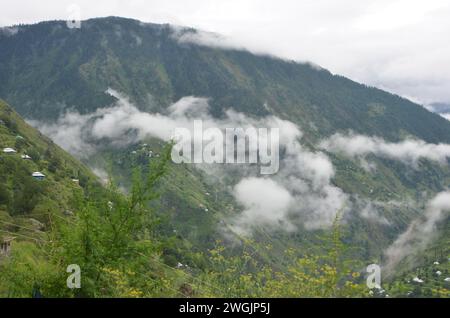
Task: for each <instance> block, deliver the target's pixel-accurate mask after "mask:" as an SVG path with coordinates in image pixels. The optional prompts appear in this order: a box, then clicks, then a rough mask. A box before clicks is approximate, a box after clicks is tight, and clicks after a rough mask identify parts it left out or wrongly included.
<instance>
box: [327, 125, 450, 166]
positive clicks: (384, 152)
mask: <svg viewBox="0 0 450 318" xmlns="http://www.w3.org/2000/svg"><path fill="white" fill-rule="evenodd" d="M320 147H321V148H322V149H325V150H327V151H329V152H336V153H342V154H344V155H346V156H349V157H353V158H364V157H365V156H367V155H369V154H374V155H375V156H379V157H384V158H388V159H393V160H399V161H402V162H403V163H405V164H410V165H412V166H417V164H418V162H419V160H421V159H428V160H432V161H436V162H438V163H440V164H446V163H447V160H448V158H450V145H449V144H443V143H440V144H431V143H427V142H425V141H423V140H419V139H406V140H403V141H401V142H387V141H385V140H384V139H382V138H378V137H369V136H364V135H356V134H353V133H349V134H346V135H344V134H340V133H337V134H334V135H332V136H331V137H329V138H327V139H325V140H322V141H321V142H320Z"/></svg>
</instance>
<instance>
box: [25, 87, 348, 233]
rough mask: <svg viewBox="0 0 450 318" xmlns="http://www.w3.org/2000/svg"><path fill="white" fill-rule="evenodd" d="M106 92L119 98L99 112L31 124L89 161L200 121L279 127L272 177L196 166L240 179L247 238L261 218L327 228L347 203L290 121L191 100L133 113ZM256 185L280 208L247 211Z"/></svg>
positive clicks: (237, 168) (321, 158) (327, 167)
mask: <svg viewBox="0 0 450 318" xmlns="http://www.w3.org/2000/svg"><path fill="white" fill-rule="evenodd" d="M108 93H109V94H111V95H113V96H114V97H116V98H117V103H116V104H115V105H112V106H111V107H108V108H103V109H98V110H97V111H96V112H94V113H91V114H79V113H77V112H69V113H66V114H65V115H63V116H62V117H61V118H59V119H58V120H57V121H56V122H55V123H53V124H48V123H40V122H36V121H35V122H32V124H33V125H34V126H36V127H37V128H39V129H40V130H41V131H42V132H43V133H44V134H46V135H48V136H49V137H51V138H53V140H54V141H55V142H56V143H57V144H59V145H60V146H62V147H63V148H64V149H66V150H68V151H69V152H71V153H72V154H74V155H76V156H78V157H79V158H82V159H88V158H89V157H90V156H91V155H92V154H94V153H95V152H96V151H97V150H98V149H99V148H102V147H105V146H106V145H111V146H114V147H122V146H125V145H129V144H131V143H136V142H139V141H141V140H143V139H145V138H147V137H156V138H159V139H162V140H165V141H168V140H170V139H171V138H172V136H173V135H174V131H175V129H176V128H179V127H186V128H190V127H192V124H193V121H194V120H198V119H201V120H202V123H203V129H207V128H210V127H215V128H219V129H221V130H224V129H225V128H229V127H233V128H236V127H242V128H244V129H246V128H248V127H254V128H262V127H266V128H279V143H280V144H279V146H280V151H281V152H282V153H283V154H282V156H281V158H280V159H281V162H280V163H279V164H280V167H279V171H278V172H277V173H276V174H274V175H272V176H271V177H270V179H261V180H260V178H261V176H260V171H259V170H258V169H257V166H255V165H238V164H225V165H208V164H198V165H197V167H198V168H201V169H204V170H205V171H207V172H208V173H211V174H215V175H217V176H226V175H230V174H233V173H234V175H236V176H239V178H240V179H237V181H236V184H235V190H234V191H233V194H234V195H235V197H236V199H237V200H238V201H239V202H241V203H242V204H243V205H244V207H245V209H244V211H243V213H242V215H240V216H239V217H237V218H236V219H231V220H230V222H232V223H233V224H235V226H236V229H238V228H239V230H240V231H241V232H244V231H246V233H247V234H249V235H250V234H251V225H252V224H261V221H262V220H264V222H263V223H264V224H265V225H269V224H271V223H273V225H277V224H278V221H276V222H275V220H281V221H282V222H284V225H285V227H284V228H285V229H292V228H295V227H296V226H297V225H298V224H300V223H301V224H303V225H304V226H305V227H306V228H308V229H317V228H324V227H328V226H330V225H331V224H332V222H333V220H334V218H335V216H336V213H337V211H338V210H339V209H341V208H342V207H343V206H344V205H345V202H346V201H347V199H348V196H347V195H346V194H345V193H344V192H343V191H342V190H341V189H339V188H338V187H336V186H334V185H333V184H332V182H331V181H332V178H333V177H334V173H335V171H334V167H333V165H332V163H331V161H330V159H329V158H328V157H327V156H326V155H325V154H324V153H323V152H320V151H312V150H309V149H307V148H305V147H303V146H302V145H301V143H300V142H301V138H302V133H301V131H300V130H299V128H298V127H297V126H296V125H295V124H293V123H292V122H289V121H286V120H282V119H280V118H278V117H276V116H268V117H264V118H253V117H249V116H246V115H245V114H242V113H238V112H236V111H234V110H226V111H225V116H223V117H222V118H215V117H213V116H212V115H210V113H209V106H208V99H207V98H202V97H193V96H186V97H183V98H181V99H180V100H179V101H177V102H176V103H174V104H173V105H171V106H170V107H168V108H167V111H166V112H165V113H146V112H142V111H140V110H139V109H137V108H136V107H135V106H134V105H132V104H131V103H130V102H129V100H128V99H127V98H126V97H125V96H122V95H121V94H120V93H118V92H116V91H114V90H112V89H110V90H108ZM265 138H267V137H265ZM251 150H252V151H253V150H257V149H251ZM96 168H97V169H98V167H96ZM102 177H104V176H102ZM249 180H250V181H251V182H250V181H249ZM275 185H276V186H275ZM266 186H268V190H267V189H266ZM258 187H259V188H260V189H259V191H260V193H267V196H264V198H270V197H271V196H272V194H271V191H272V190H273V192H274V194H273V195H277V194H279V195H280V200H279V201H276V202H277V204H278V205H273V206H272V205H270V204H263V205H260V207H262V206H267V207H271V208H270V209H269V208H268V209H264V208H261V209H259V212H258V213H257V212H256V209H255V208H251V207H249V205H248V203H249V202H250V201H249V202H247V201H245V200H244V199H243V198H244V197H245V195H242V194H241V192H249V191H252V190H254V191H255V193H257V192H258V191H257V188H258ZM264 198H263V197H260V199H264ZM282 201H283V202H288V201H289V204H287V203H286V205H285V204H284V203H282ZM292 220H296V221H295V222H293V221H292ZM272 221H273V222H272Z"/></svg>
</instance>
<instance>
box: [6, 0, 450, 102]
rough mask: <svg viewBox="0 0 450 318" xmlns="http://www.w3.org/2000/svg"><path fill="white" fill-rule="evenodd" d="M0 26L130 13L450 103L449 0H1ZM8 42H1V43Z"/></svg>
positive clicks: (415, 97) (424, 98) (422, 99)
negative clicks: (76, 11) (75, 12)
mask: <svg viewBox="0 0 450 318" xmlns="http://www.w3.org/2000/svg"><path fill="white" fill-rule="evenodd" d="M0 3H1V4H0V25H2V26H8V25H12V24H17V23H31V22H38V21H42V20H49V19H69V18H70V12H69V11H68V10H69V7H70V5H71V4H77V5H78V6H79V8H80V9H81V18H82V19H87V18H92V17H99V16H109V15H115V16H124V17H130V18H136V19H139V20H142V21H145V22H156V23H172V24H178V25H185V26H193V27H196V28H200V29H203V30H206V31H213V32H218V33H221V34H223V35H225V36H227V37H228V38H229V39H231V42H232V43H234V44H237V45H242V46H245V47H248V48H249V49H251V50H255V51H260V52H261V51H262V52H268V53H272V54H275V55H278V56H281V57H285V58H289V59H294V60H299V61H311V62H314V63H316V64H319V65H321V66H323V67H325V68H327V69H329V70H330V71H332V72H333V73H338V74H342V75H345V76H348V77H350V78H352V79H354V80H356V81H359V82H363V83H366V84H370V85H374V86H377V87H380V88H383V89H386V90H389V91H392V92H395V93H398V94H400V95H403V96H406V97H409V98H411V99H413V100H416V101H419V102H422V103H431V102H448V103H450V1H449V0H339V1H337V0H300V1H299V0H221V1H218V0H217V1H215V0H175V1H170V0H97V1H88V0H78V1H73V0H72V1H70V0H54V1H52V0H47V1H34V0H14V1H6V0H0ZM0 49H1V48H0Z"/></svg>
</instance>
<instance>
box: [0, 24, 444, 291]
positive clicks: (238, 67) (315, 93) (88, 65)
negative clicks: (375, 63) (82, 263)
mask: <svg viewBox="0 0 450 318" xmlns="http://www.w3.org/2000/svg"><path fill="white" fill-rule="evenodd" d="M17 27H18V32H17V34H15V35H12V36H11V35H6V34H0V96H1V97H2V98H4V99H5V100H6V101H7V102H8V103H10V104H11V105H13V107H14V109H15V110H16V111H17V112H18V113H19V114H20V115H21V116H23V117H24V118H27V119H34V120H40V121H41V122H47V123H55V122H56V120H57V118H58V117H59V116H61V115H63V114H64V113H65V112H67V111H71V110H75V111H78V112H80V113H82V114H88V113H92V112H95V111H96V110H98V109H101V108H105V107H109V106H111V105H113V104H114V102H115V101H116V100H115V98H114V97H112V96H111V95H109V94H106V93H105V91H106V90H107V89H108V88H112V89H114V90H116V91H118V92H120V93H123V94H125V95H126V96H127V97H129V98H130V100H131V102H132V103H134V104H135V105H136V106H137V107H138V108H139V109H140V110H143V111H146V112H165V111H167V108H168V107H169V106H170V105H171V104H173V103H174V102H176V101H178V100H179V99H180V98H182V97H185V96H198V97H206V98H208V99H209V104H210V106H211V112H212V114H213V115H214V116H215V117H216V118H221V117H222V116H224V111H225V110H226V109H229V108H232V109H235V110H237V111H239V112H242V113H244V114H246V115H247V116H251V117H252V118H261V117H263V116H266V115H275V116H277V117H279V118H281V119H285V120H289V121H291V122H293V123H295V124H296V125H298V126H299V127H300V129H301V131H302V132H303V133H304V137H303V138H302V143H303V146H304V147H305V148H306V149H308V150H310V151H312V152H314V151H316V150H317V148H316V145H317V142H318V141H319V140H321V139H322V138H325V137H328V136H330V135H332V134H334V133H336V132H347V131H348V130H352V131H353V132H355V133H359V134H364V135H368V136H378V137H382V138H384V139H386V140H387V141H392V142H395V141H400V140H403V139H404V138H406V137H409V138H418V139H422V140H424V141H426V142H429V143H450V123H449V122H448V121H447V120H445V119H443V118H442V117H440V116H439V115H437V114H433V113H431V112H429V111H427V110H426V109H425V108H423V107H422V106H420V105H417V104H415V103H413V102H411V101H408V100H406V99H404V98H401V97H399V96H396V95H393V94H390V93H387V92H384V91H382V90H379V89H376V88H372V87H367V86H365V85H362V84H359V83H356V82H354V81H351V80H349V79H347V78H344V77H342V76H339V75H333V74H331V73H330V72H329V71H327V70H324V69H319V68H317V67H314V66H312V65H310V64H306V63H297V62H294V61H286V60H282V59H278V58H275V57H271V56H264V55H255V54H252V53H251V52H248V51H245V50H236V49H223V48H217V47H208V46H203V45H198V44H194V43H186V42H182V41H180V40H179V37H180V36H183V35H186V34H188V35H191V36H192V35H195V34H196V33H197V32H198V31H196V30H193V29H183V28H176V29H175V28H173V27H172V26H169V25H157V24H144V23H141V22H139V21H136V20H131V19H124V18H116V17H109V18H99V19H91V20H87V21H83V23H82V27H81V28H80V29H69V28H67V27H66V26H65V22H63V21H50V22H42V23H38V24H34V25H20V26H17ZM2 107H4V108H5V110H4V111H3V113H4V114H5V116H6V117H5V118H4V120H3V121H4V123H5V124H4V125H1V126H0V132H1V135H0V138H1V139H0V146H1V147H2V148H5V147H12V148H17V150H18V153H17V154H12V155H6V154H1V157H0V158H1V159H2V160H3V162H4V163H5V164H2V167H1V169H2V174H3V178H4V180H6V182H5V183H4V184H3V183H2V184H1V188H0V200H2V201H1V202H0V210H1V211H2V212H1V213H2V215H3V216H4V218H5V220H6V222H11V221H12V220H13V221H14V220H15V219H14V218H16V216H17V215H30V217H32V216H33V215H35V216H36V220H40V221H42V222H45V224H46V226H47V228H48V224H49V220H47V219H45V218H44V219H39V218H38V214H41V213H47V210H48V209H51V211H52V213H59V215H62V213H63V212H64V211H66V210H71V206H70V199H71V194H72V193H73V192H74V191H76V189H80V190H81V189H84V191H87V189H88V188H89V187H86V184H87V183H89V181H87V180H95V179H94V178H93V177H92V175H91V173H90V172H89V171H88V170H86V168H84V166H83V165H81V164H80V163H78V162H77V161H76V160H74V159H72V158H71V157H70V156H68V155H67V154H66V153H64V152H63V151H62V150H61V149H60V148H58V147H57V146H56V145H55V144H53V143H52V142H51V141H50V140H49V139H47V138H45V137H43V136H42V135H40V134H39V132H37V131H36V130H34V129H32V128H30V127H29V126H27V125H26V124H25V123H24V122H23V121H21V120H20V119H19V118H18V117H17V115H16V114H15V113H14V112H12V111H11V110H9V108H7V106H2ZM11 118H12V119H11ZM15 123H16V124H15ZM18 136H22V137H23V139H22V138H18ZM162 146H163V144H162V143H161V141H158V140H155V139H148V140H141V141H140V142H136V143H132V144H129V145H127V146H126V147H118V148H114V147H112V148H107V147H105V148H103V149H102V150H101V151H99V152H97V153H95V154H94V155H93V156H91V157H90V158H83V160H84V163H85V164H87V165H90V166H91V167H98V166H100V167H103V168H105V169H106V167H109V169H110V172H111V174H112V175H113V176H114V178H115V179H116V181H117V183H118V186H120V187H121V189H122V190H124V191H125V192H131V191H132V188H133V187H132V184H133V182H132V171H133V169H135V168H136V167H140V168H141V169H142V170H143V172H145V173H147V172H149V170H148V167H149V164H151V163H152V162H153V161H157V160H156V159H155V158H149V157H148V151H149V150H152V151H153V152H154V153H155V154H161V153H162V152H163V147H162ZM25 153H27V154H29V155H30V157H31V158H32V160H21V158H20V155H21V154H25ZM327 155H328V156H329V157H330V159H331V161H332V163H333V165H334V168H335V170H336V174H335V176H334V178H333V180H332V184H333V185H335V186H337V187H339V188H340V189H342V190H343V191H344V192H345V193H348V194H350V195H351V196H352V199H354V198H356V197H357V198H361V199H364V200H370V201H373V202H378V203H380V206H382V208H380V211H381V215H382V217H384V218H385V219H386V220H387V222H388V223H389V226H386V225H385V224H382V223H380V222H376V221H374V220H369V219H367V218H363V217H361V215H359V214H358V213H357V212H358V211H355V210H353V211H351V212H350V216H351V219H350V221H349V220H348V219H346V220H344V221H345V222H343V223H342V225H341V226H342V240H343V241H344V242H345V244H346V245H347V246H348V247H349V249H348V251H347V252H346V253H347V254H346V257H347V258H348V259H353V260H356V261H364V262H365V263H367V262H376V263H380V262H382V261H383V252H384V251H385V249H386V247H388V246H389V245H390V244H391V243H392V242H393V241H394V240H395V239H396V238H397V237H398V235H399V234H400V233H402V232H403V231H404V230H405V229H406V228H407V226H408V225H409V224H410V223H411V221H412V220H414V219H416V218H417V217H418V216H420V215H421V214H422V213H423V207H424V205H425V201H426V200H427V199H429V198H431V197H432V196H433V195H434V194H436V193H438V192H441V191H445V190H447V189H448V186H449V184H450V169H449V167H448V165H439V164H437V163H434V162H431V161H427V160H420V161H419V162H418V165H417V167H415V168H411V167H408V166H406V165H405V164H403V163H402V162H399V161H396V160H392V159H388V158H381V157H377V156H371V157H370V161H371V162H372V163H374V164H376V167H377V169H376V173H373V172H371V171H369V170H367V169H364V168H363V167H362V166H361V164H360V163H359V162H358V160H356V159H351V158H348V157H345V156H344V155H342V154H339V153H338V154H335V153H327ZM169 166H170V169H168V171H167V174H165V175H164V176H163V177H162V179H161V180H160V181H161V182H159V183H158V184H157V185H155V188H156V189H157V190H158V191H159V192H160V193H161V197H160V199H159V200H154V201H152V202H151V203H150V205H149V206H150V207H151V208H153V209H154V210H155V211H156V213H157V215H158V217H159V218H161V220H162V221H161V225H160V226H159V227H157V232H158V233H159V235H160V236H161V237H159V239H161V241H164V242H165V243H164V244H163V245H164V246H163V247H162V248H161V250H160V251H161V257H162V259H163V260H164V261H165V262H166V265H167V264H169V265H170V266H172V267H174V266H176V265H177V262H180V261H181V262H182V263H183V262H185V263H188V264H191V266H192V264H194V263H196V264H197V265H198V266H197V268H196V269H197V270H199V271H200V272H199V275H200V276H201V275H202V274H204V273H203V272H201V270H204V269H205V268H206V269H207V271H212V272H214V267H213V265H212V264H211V263H209V261H208V260H207V258H205V253H207V252H206V251H208V250H209V249H211V248H215V247H216V243H217V240H219V239H223V237H224V235H223V232H224V230H227V231H228V230H229V224H228V220H229V218H228V217H230V216H233V215H236V214H237V213H238V212H239V211H240V209H241V208H242V207H240V206H238V204H237V203H236V202H234V199H233V197H232V195H231V194H230V187H231V186H233V183H232V182H231V181H229V180H227V181H223V180H218V179H217V178H215V177H214V176H211V175H208V174H206V173H204V172H202V171H200V170H198V169H195V168H194V167H192V166H189V165H174V164H170V165H169ZM34 171H41V172H43V173H44V174H45V175H46V179H45V180H43V181H36V180H33V179H32V178H31V177H30V176H31V173H32V172H34ZM150 172H151V171H150ZM233 177H235V176H229V179H230V180H233ZM72 179H79V182H80V184H79V185H77V184H76V183H75V182H74V181H72ZM17 189H19V190H17ZM54 189H61V190H58V191H54ZM29 191H31V192H32V193H33V195H28V192H29ZM34 193H36V196H34ZM21 196H22V197H21ZM23 197H26V198H27V200H22V198H23ZM409 201H412V202H414V203H415V204H414V206H410V205H401V204H393V202H394V203H395V202H409ZM19 203H20V204H19ZM33 218H34V217H33ZM14 222H16V221H14ZM449 224H450V223H449V218H446V219H445V221H444V222H443V224H441V225H440V226H441V227H440V228H439V233H440V236H439V237H438V239H437V240H436V242H434V244H435V245H434V246H431V247H430V248H429V250H427V251H426V252H425V253H424V254H421V255H415V257H416V259H415V262H411V264H408V263H407V262H405V264H402V266H403V268H402V269H403V270H404V271H408V270H409V269H410V268H411V267H416V266H417V264H423V266H427V264H428V263H429V258H428V257H429V253H432V251H434V250H435V249H436V246H438V247H439V248H438V249H439V251H440V253H441V254H442V255H441V256H440V259H446V258H447V257H448V255H449V248H450V247H449V244H448V231H447V229H448V225H449ZM16 230H17V229H16ZM8 231H10V229H8ZM327 233H328V232H327V231H326V230H317V231H311V230H307V229H305V228H303V227H302V226H300V227H299V229H298V231H296V232H286V231H281V230H280V231H273V232H271V233H267V231H266V230H265V229H264V228H258V229H256V230H255V233H254V235H253V237H252V240H253V241H252V242H251V243H250V244H249V246H251V247H250V248H249V249H250V252H251V255H252V256H253V260H255V261H256V262H259V263H258V265H259V266H268V267H269V268H270V269H275V270H280V271H282V272H283V271H284V272H287V271H289V268H291V269H292V263H291V262H292V260H293V259H295V257H297V256H298V257H304V256H306V255H308V254H310V253H311V254H314V255H326V251H324V250H323V249H322V241H321V239H322V237H323V236H324V235H326V234H327ZM227 234H228V235H230V232H227ZM172 236H175V238H174V239H173V240H174V241H171V244H168V243H167V242H166V240H169V241H170V240H172ZM231 236H232V237H231V238H230V237H227V239H229V240H230V241H231V243H230V242H227V243H230V244H229V245H228V246H231V248H230V250H227V254H226V256H227V257H232V256H236V255H238V256H242V255H243V254H242V253H244V252H246V248H248V246H246V245H245V244H244V245H243V246H244V247H243V246H238V247H236V246H234V245H233V244H234V243H236V242H235V241H234V240H236V239H237V240H238V241H239V242H240V243H239V244H242V243H243V242H244V241H245V240H246V239H245V238H240V237H238V235H237V234H236V233H232V235H231ZM166 243H167V244H166ZM239 244H238V245H239ZM268 246H269V247H270V248H268ZM287 250H288V251H290V252H291V253H292V254H293V255H295V257H287V258H286V257H285V252H286V251H287ZM197 253H199V255H201V256H199V255H197ZM231 260H235V259H234V258H231ZM441 262H443V261H442V260H441ZM365 263H364V264H365ZM359 265H361V264H359ZM361 266H362V265H361ZM443 266H444V265H443ZM445 266H446V265H445ZM361 268H362V267H361ZM249 272H250V273H255V272H257V270H255V268H251V269H250V270H249ZM215 274H216V275H218V276H220V273H218V272H216V273H215ZM212 277H214V275H211V276H208V277H207V280H209V279H213V278H212ZM216 279H218V280H220V279H219V278H216ZM216 283H217V282H216ZM214 286H216V285H214ZM178 287H179V286H178V285H177V288H178ZM272 291H273V290H272ZM284 292H286V293H287V291H286V290H285V291H284ZM403 292H404V290H403V289H402V288H399V290H397V291H396V292H393V293H394V294H395V293H397V294H399V295H401V294H402V293H403ZM202 293H205V294H207V292H205V290H203V289H202ZM427 293H428V292H427ZM269 294H270V293H269ZM416 294H417V295H423V294H422V293H419V292H417V293H416ZM240 295H246V294H245V293H242V294H240ZM273 295H276V293H275V292H274V293H273Z"/></svg>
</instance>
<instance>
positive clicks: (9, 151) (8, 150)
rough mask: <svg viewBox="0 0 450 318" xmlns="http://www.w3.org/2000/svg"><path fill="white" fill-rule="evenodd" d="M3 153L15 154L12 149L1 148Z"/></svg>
mask: <svg viewBox="0 0 450 318" xmlns="http://www.w3.org/2000/svg"><path fill="white" fill-rule="evenodd" d="M3 152H4V153H8V154H13V153H17V151H16V150H15V149H13V148H3Z"/></svg>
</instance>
